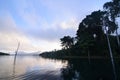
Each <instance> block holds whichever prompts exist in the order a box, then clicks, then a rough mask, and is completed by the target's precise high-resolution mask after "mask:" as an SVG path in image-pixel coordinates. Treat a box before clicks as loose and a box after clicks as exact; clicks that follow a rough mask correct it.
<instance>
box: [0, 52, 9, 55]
mask: <svg viewBox="0 0 120 80" xmlns="http://www.w3.org/2000/svg"><path fill="white" fill-rule="evenodd" d="M0 55H10V54H8V53H3V52H0Z"/></svg>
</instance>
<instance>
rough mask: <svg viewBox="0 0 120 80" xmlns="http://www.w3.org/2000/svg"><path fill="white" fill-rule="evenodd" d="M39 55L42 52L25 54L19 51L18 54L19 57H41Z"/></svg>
mask: <svg viewBox="0 0 120 80" xmlns="http://www.w3.org/2000/svg"><path fill="white" fill-rule="evenodd" d="M39 53H40V52H33V53H27V52H24V51H19V52H18V53H17V56H39ZM10 55H11V56H14V55H15V54H10Z"/></svg>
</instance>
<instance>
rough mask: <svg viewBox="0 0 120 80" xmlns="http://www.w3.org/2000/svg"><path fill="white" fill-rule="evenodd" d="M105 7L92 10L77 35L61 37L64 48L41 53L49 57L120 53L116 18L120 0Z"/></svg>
mask: <svg viewBox="0 0 120 80" xmlns="http://www.w3.org/2000/svg"><path fill="white" fill-rule="evenodd" d="M103 9H104V10H103V11H101V10H98V11H94V12H92V13H91V14H90V15H87V16H86V17H85V18H84V19H83V20H82V21H81V22H80V24H79V27H78V30H77V32H76V37H70V36H64V37H63V38H61V39H60V41H61V45H62V47H63V49H62V50H58V51H51V52H44V53H42V54H40V55H41V56H43V57H48V58H65V57H74V56H103V57H108V56H109V55H110V56H111V55H113V56H118V55H120V54H119V53H120V41H119V39H120V35H118V31H117V30H118V27H119V25H118V24H117V20H116V18H118V17H119V16H120V0H112V1H110V2H107V3H105V4H104V6H103ZM109 53H110V54H109Z"/></svg>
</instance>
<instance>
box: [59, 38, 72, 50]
mask: <svg viewBox="0 0 120 80" xmlns="http://www.w3.org/2000/svg"><path fill="white" fill-rule="evenodd" d="M60 40H61V44H62V47H63V48H64V49H68V48H71V47H72V45H73V44H74V38H72V37H70V36H64V37H63V38H61V39H60Z"/></svg>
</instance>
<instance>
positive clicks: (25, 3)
mask: <svg viewBox="0 0 120 80" xmlns="http://www.w3.org/2000/svg"><path fill="white" fill-rule="evenodd" d="M108 1H110V0H0V51H4V52H14V51H15V50H16V48H17V45H18V42H20V48H19V50H20V51H25V52H34V51H41V52H43V51H51V50H55V49H57V50H58V49H61V44H60V38H62V37H63V36H67V35H70V36H72V37H74V36H75V35H76V31H77V29H78V25H79V23H80V22H81V20H82V19H84V18H85V16H86V15H89V14H91V12H93V11H96V10H102V8H103V4H104V3H105V2H108Z"/></svg>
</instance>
